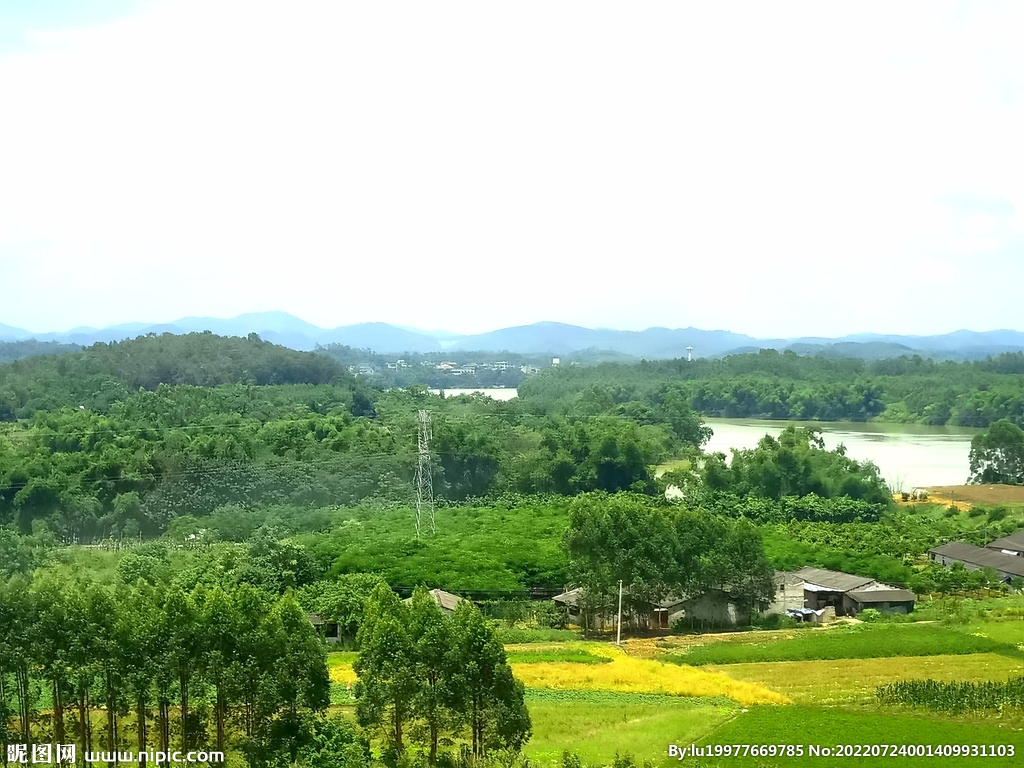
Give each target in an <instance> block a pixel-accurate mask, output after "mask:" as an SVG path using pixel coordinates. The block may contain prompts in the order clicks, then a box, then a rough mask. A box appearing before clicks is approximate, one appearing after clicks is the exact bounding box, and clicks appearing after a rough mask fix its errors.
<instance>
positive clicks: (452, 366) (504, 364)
mask: <svg viewBox="0 0 1024 768" xmlns="http://www.w3.org/2000/svg"><path fill="white" fill-rule="evenodd" d="M560 363H561V360H560V359H559V358H557V357H553V358H551V365H552V366H557V365H559V364H560ZM419 366H420V367H421V368H433V369H434V370H435V371H438V372H441V373H449V374H451V375H452V376H476V375H477V373H479V372H480V371H495V372H498V373H506V372H508V371H514V370H516V369H518V370H519V371H520V372H521V373H523V374H525V375H527V376H530V375H532V374H534V373H537V372H539V371H540V368H538V367H537V366H536V365H516V364H515V363H510V362H508V361H507V360H497V361H495V362H489V363H457V362H455V361H453V360H445V361H442V362H440V363H434V362H433V361H432V360H422V361H421V362H420V363H419ZM415 367H416V366H415V365H414V364H412V363H410V362H407V361H406V360H394V361H389V362H388V363H387V369H388V370H389V371H404V370H408V369H410V368H415ZM348 370H349V373H355V374H358V375H360V376H373V375H374V374H375V373H377V369H375V368H374V367H373V366H372V365H350V366H349V367H348Z"/></svg>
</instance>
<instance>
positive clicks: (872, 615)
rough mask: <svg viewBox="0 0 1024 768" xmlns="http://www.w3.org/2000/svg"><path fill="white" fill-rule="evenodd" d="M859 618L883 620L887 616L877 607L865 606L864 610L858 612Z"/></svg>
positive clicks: (871, 620)
mask: <svg viewBox="0 0 1024 768" xmlns="http://www.w3.org/2000/svg"><path fill="white" fill-rule="evenodd" d="M857 618H858V619H860V620H861V621H869V622H873V621H882V620H883V619H884V618H885V617H884V616H883V614H882V612H881V611H880V610H878V609H877V608H865V609H864V610H863V611H861V612H860V613H858V614H857Z"/></svg>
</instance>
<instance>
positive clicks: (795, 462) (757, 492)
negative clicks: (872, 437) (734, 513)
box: [703, 425, 892, 519]
mask: <svg viewBox="0 0 1024 768" xmlns="http://www.w3.org/2000/svg"><path fill="white" fill-rule="evenodd" d="M703 474H704V482H705V484H706V486H707V487H708V488H709V489H710V490H711V491H719V492H727V493H732V494H735V495H736V496H739V497H741V498H744V497H747V496H755V497H759V498H763V499H775V500H778V499H781V498H783V497H787V496H795V497H806V496H808V495H810V494H814V496H815V498H819V497H820V498H825V499H830V498H833V497H836V496H844V497H847V498H849V499H853V500H855V501H863V502H866V503H867V504H868V505H875V507H876V508H877V507H881V508H884V507H885V506H888V505H890V504H891V503H892V497H891V496H890V494H889V491H888V490H887V489H886V487H885V483H884V482H883V480H882V478H881V476H880V475H879V474H878V468H877V467H876V466H875V465H874V464H871V463H870V462H863V463H861V462H856V461H854V460H853V459H850V458H848V457H847V456H846V455H845V452H844V450H843V448H842V446H840V447H839V448H837V449H835V450H834V451H826V450H825V448H824V444H823V443H822V441H821V437H820V435H819V434H818V433H817V431H815V430H813V429H798V428H797V427H794V426H792V425H790V426H788V427H786V429H785V430H783V432H782V434H781V435H779V437H778V439H775V438H773V437H772V436H771V435H765V436H764V437H763V438H761V441H760V442H759V443H758V445H757V447H756V448H753V449H748V450H741V451H738V450H734V451H733V452H732V460H731V461H730V462H729V463H728V464H726V461H725V456H724V455H723V454H714V455H712V456H710V457H708V459H707V460H706V462H705V465H704V473H703ZM876 514H877V512H876ZM807 517H813V513H812V514H811V515H807V514H805V519H806V518H807Z"/></svg>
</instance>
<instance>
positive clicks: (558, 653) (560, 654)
mask: <svg viewBox="0 0 1024 768" xmlns="http://www.w3.org/2000/svg"><path fill="white" fill-rule="evenodd" d="M507 657H508V663H509V664H530V663H544V662H548V661H551V662H556V661H567V662H571V663H574V664H608V663H609V662H611V659H610V658H608V657H607V656H596V655H594V654H593V653H590V652H589V651H587V650H585V649H583V648H538V649H536V650H533V649H529V650H528V649H522V650H511V651H509V652H508V653H507Z"/></svg>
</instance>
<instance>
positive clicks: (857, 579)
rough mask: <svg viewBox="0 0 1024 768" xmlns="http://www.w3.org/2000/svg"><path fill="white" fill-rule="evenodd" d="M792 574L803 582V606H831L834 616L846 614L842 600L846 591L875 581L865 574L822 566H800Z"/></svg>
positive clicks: (813, 607) (811, 607)
mask: <svg viewBox="0 0 1024 768" xmlns="http://www.w3.org/2000/svg"><path fill="white" fill-rule="evenodd" d="M794 575H795V576H797V577H798V578H800V579H801V580H802V581H803V582H804V608H809V609H811V610H812V611H816V610H820V609H822V608H832V609H833V610H834V611H835V612H836V616H845V615H846V614H847V610H846V607H845V605H844V600H843V598H844V596H845V595H846V593H847V592H851V591H853V590H857V589H862V588H864V587H866V586H867V585H868V584H873V583H874V582H875V580H874V579H872V578H869V577H867V576H854V575H853V574H849V573H841V572H839V571H827V570H825V569H823V568H801V569H800V570H798V571H795V572H794Z"/></svg>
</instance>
